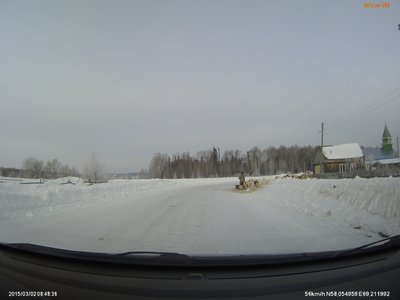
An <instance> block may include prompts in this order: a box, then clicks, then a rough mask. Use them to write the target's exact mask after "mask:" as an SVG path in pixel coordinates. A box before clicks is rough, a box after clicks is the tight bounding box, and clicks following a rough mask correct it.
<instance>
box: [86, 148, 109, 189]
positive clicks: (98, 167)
mask: <svg viewBox="0 0 400 300" xmlns="http://www.w3.org/2000/svg"><path fill="white" fill-rule="evenodd" d="M104 170H105V167H104V165H103V164H102V163H101V161H100V159H99V158H98V156H97V154H96V152H93V153H92V155H91V157H90V159H89V161H88V162H87V164H86V165H85V167H84V170H83V174H84V176H85V177H86V178H87V179H88V180H89V182H92V183H98V182H102V181H104V180H105V174H104Z"/></svg>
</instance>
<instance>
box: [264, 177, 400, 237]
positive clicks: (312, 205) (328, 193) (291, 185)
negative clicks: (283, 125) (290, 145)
mask: <svg viewBox="0 0 400 300" xmlns="http://www.w3.org/2000/svg"><path fill="white" fill-rule="evenodd" d="M263 194H264V197H266V198H268V199H269V198H271V199H274V200H275V201H277V202H280V203H281V204H282V205H285V206H286V207H288V208H289V209H295V210H297V211H301V212H304V213H305V214H307V215H310V216H315V217H319V218H330V219H335V220H336V221H337V222H343V223H345V224H348V225H349V226H352V227H353V228H357V229H362V228H364V229H368V230H370V231H372V232H378V231H379V232H380V233H381V234H383V235H395V234H399V233H400V218H399V217H400V178H390V177H389V178H371V179H364V178H358V177H357V178H354V179H326V180H324V179H307V180H298V179H293V178H283V179H279V180H275V181H273V183H272V184H271V185H270V186H268V188H267V189H265V190H264V191H263Z"/></svg>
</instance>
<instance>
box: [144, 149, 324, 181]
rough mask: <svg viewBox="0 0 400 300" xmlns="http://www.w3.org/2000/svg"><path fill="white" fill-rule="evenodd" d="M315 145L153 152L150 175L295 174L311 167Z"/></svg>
mask: <svg viewBox="0 0 400 300" xmlns="http://www.w3.org/2000/svg"><path fill="white" fill-rule="evenodd" d="M316 151H317V148H316V147H313V146H298V145H294V146H290V147H286V146H280V147H278V148H275V147H269V148H268V149H264V150H260V149H259V148H258V147H253V148H252V149H250V150H249V151H246V152H241V151H239V150H227V151H224V153H223V154H222V155H221V152H220V149H219V148H215V147H213V148H212V150H208V151H200V152H198V153H197V154H196V155H195V156H191V155H190V154H189V153H188V152H184V153H177V154H175V155H172V156H169V155H168V154H161V153H156V154H154V156H153V158H152V159H151V161H150V165H149V170H148V176H149V177H150V178H199V177H227V176H234V175H237V174H238V173H240V172H242V171H243V172H245V173H247V174H249V175H254V176H257V175H272V174H278V173H298V172H303V171H306V170H311V169H312V167H313V162H314V158H315V155H316Z"/></svg>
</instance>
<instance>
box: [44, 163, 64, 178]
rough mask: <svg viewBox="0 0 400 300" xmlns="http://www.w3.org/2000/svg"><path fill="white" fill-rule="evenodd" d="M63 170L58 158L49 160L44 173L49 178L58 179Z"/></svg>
mask: <svg viewBox="0 0 400 300" xmlns="http://www.w3.org/2000/svg"><path fill="white" fill-rule="evenodd" d="M60 169H61V163H60V161H59V160H58V159H57V158H53V159H52V160H48V161H47V162H46V166H45V167H44V172H45V174H46V176H47V177H49V178H57V177H58V175H59V173H60Z"/></svg>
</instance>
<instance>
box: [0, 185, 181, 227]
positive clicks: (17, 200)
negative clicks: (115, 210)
mask: <svg viewBox="0 0 400 300" xmlns="http://www.w3.org/2000/svg"><path fill="white" fill-rule="evenodd" d="M21 183H22V184H21ZM23 183H32V184H23ZM175 185H176V182H173V181H161V180H135V181H134V180H130V181H129V180H125V181H124V180H118V181H117V180H115V181H111V182H109V183H103V184H95V185H91V186H88V185H87V184H85V183H84V182H83V180H81V179H80V178H77V177H69V178H60V179H56V180H48V181H45V182H44V183H42V184H34V181H32V180H23V181H20V182H19V181H3V182H2V183H1V185H0V208H1V210H0V220H4V219H14V218H20V217H24V216H25V217H32V216H34V215H41V214H46V213H49V212H52V211H55V210H60V209H77V208H80V207H86V206H93V205H98V204H100V202H108V201H113V199H115V198H118V199H121V198H127V197H129V196H131V197H135V196H136V197H137V196H139V195H141V194H143V193H146V192H149V191H155V190H162V189H165V188H168V187H171V186H175Z"/></svg>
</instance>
